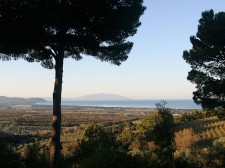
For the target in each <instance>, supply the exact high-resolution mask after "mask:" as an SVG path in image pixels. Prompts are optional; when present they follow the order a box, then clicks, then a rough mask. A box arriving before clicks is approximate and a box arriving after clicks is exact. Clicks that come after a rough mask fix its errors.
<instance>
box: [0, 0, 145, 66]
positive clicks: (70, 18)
mask: <svg viewBox="0 0 225 168" xmlns="http://www.w3.org/2000/svg"><path fill="white" fill-rule="evenodd" d="M144 9H145V8H144V7H143V6H142V0H65V1H61V0H18V1H16V0H1V1H0V12H1V13H0V37H1V38H0V53H2V54H3V55H1V59H6V60H7V59H10V58H18V57H22V58H24V59H26V60H27V61H30V62H32V61H41V63H42V65H43V66H44V67H46V68H53V67H54V61H53V60H54V58H55V57H57V54H58V53H57V51H58V50H59V47H64V50H65V55H64V58H67V57H72V58H74V59H76V60H79V59H81V58H82V56H84V55H91V56H94V57H96V58H97V59H100V60H102V61H109V62H111V63H113V64H116V65H119V64H120V63H121V62H122V61H125V60H126V59H127V58H128V53H129V52H130V50H131V48H132V45H133V44H132V43H131V42H128V41H126V38H127V37H129V36H132V35H134V34H135V33H136V31H137V27H138V26H140V22H139V17H140V16H141V15H142V14H143V12H144ZM9 56H10V57H9Z"/></svg>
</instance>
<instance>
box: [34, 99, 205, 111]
mask: <svg viewBox="0 0 225 168" xmlns="http://www.w3.org/2000/svg"><path fill="white" fill-rule="evenodd" d="M159 102H160V100H114V101H112V100H108V101H104V100H102V101H101V100H96V101H95V100H91V101H88V100H76V101H62V105H64V106H93V107H123V108H125V107H126V108H155V104H156V103H159ZM166 102H167V104H166V107H169V108H171V109H201V106H199V105H196V104H195V103H194V102H193V100H190V99H189V100H174V99H173V100H166ZM38 104H39V105H52V101H46V102H43V103H38Z"/></svg>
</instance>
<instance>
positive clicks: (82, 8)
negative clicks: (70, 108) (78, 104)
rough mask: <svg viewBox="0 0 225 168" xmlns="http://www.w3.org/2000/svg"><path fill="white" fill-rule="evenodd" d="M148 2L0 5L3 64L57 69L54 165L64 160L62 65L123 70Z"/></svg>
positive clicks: (70, 0) (47, 0)
mask: <svg viewBox="0 0 225 168" xmlns="http://www.w3.org/2000/svg"><path fill="white" fill-rule="evenodd" d="M144 10H145V7H143V0H64V1H62V0H18V1H16V0H1V1H0V54H1V55H0V59H2V60H10V59H18V58H23V59H25V60H27V61H29V62H34V61H36V62H40V63H41V65H42V66H43V67H45V68H49V69H52V68H54V69H55V84H54V92H53V121H52V143H51V151H50V153H51V154H50V162H51V165H52V166H53V167H58V165H59V164H58V161H59V157H60V151H61V145H60V130H61V91H62V75H63V60H64V59H65V58H73V59H75V60H80V59H81V58H82V57H83V56H85V55H90V56H94V57H95V58H97V59H100V60H101V61H108V62H110V63H112V64H116V65H120V64H121V62H123V61H125V60H126V59H127V58H128V54H129V52H130V50H131V48H132V46H133V43H132V42H129V41H127V40H126V38H128V37H129V36H133V35H134V34H135V33H136V31H137V27H139V26H140V21H139V18H140V16H141V15H142V14H143V12H144Z"/></svg>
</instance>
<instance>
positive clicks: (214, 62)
mask: <svg viewBox="0 0 225 168" xmlns="http://www.w3.org/2000/svg"><path fill="white" fill-rule="evenodd" d="M190 41H191V43H192V49H190V50H189V51H184V52H183V58H184V59H185V60H186V62H187V63H188V64H190V65H191V68H192V70H191V71H190V72H189V74H188V77H187V79H188V80H190V81H191V82H192V83H195V84H196V89H197V91H195V92H194V93H193V94H194V97H193V99H194V101H195V102H196V103H197V104H201V105H202V107H203V108H204V109H214V108H225V73H224V72H225V12H219V13H217V14H214V12H213V10H210V11H205V12H203V13H202V18H201V19H200V20H199V25H198V32H197V34H196V36H191V37H190Z"/></svg>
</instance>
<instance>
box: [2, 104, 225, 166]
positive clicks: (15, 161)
mask: <svg viewBox="0 0 225 168" xmlns="http://www.w3.org/2000/svg"><path fill="white" fill-rule="evenodd" d="M165 105H166V103H165V102H160V103H159V104H157V108H156V110H155V112H151V113H149V114H147V115H140V113H141V114H143V112H142V111H141V109H139V110H140V111H139V112H137V109H130V114H131V115H130V116H125V115H124V114H127V113H128V112H129V109H117V110H114V113H112V109H111V108H109V109H105V111H108V113H105V114H101V115H100V113H102V112H103V110H101V109H99V108H93V109H92V111H89V113H88V110H91V108H89V109H85V108H84V109H83V110H82V109H77V110H78V111H79V116H80V118H76V119H75V120H74V118H73V116H78V115H77V114H74V113H76V110H75V109H72V108H69V107H68V108H66V109H63V110H68V111H65V114H66V115H65V116H66V117H67V119H68V120H65V122H63V123H64V125H63V127H62V128H63V129H62V134H61V140H62V143H61V145H62V149H61V151H62V154H61V160H60V167H62V168H86V167H91V168H95V167H96V168H99V167H100V168H101V167H102V168H108V167H109V168H132V167H134V168H148V167H149V168H152V167H157V168H170V167H171V168H174V167H176V168H183V167H191V168H192V167H193V168H195V167H199V168H201V167H209V168H211V167H218V168H222V167H224V166H225V160H224V159H225V120H224V119H223V118H221V117H217V115H218V116H220V115H221V114H220V113H221V112H220V110H217V111H215V110H214V111H205V110H204V111H196V110H193V111H192V112H188V113H183V114H179V115H174V117H173V115H172V114H171V110H170V109H168V108H166V107H165ZM37 109H38V108H37ZM37 109H36V110H37ZM34 110H35V108H34V109H33V111H32V112H22V110H20V112H19V111H14V112H13V111H11V112H10V110H8V111H7V110H2V111H1V113H0V114H1V116H5V118H4V120H1V121H0V123H2V124H3V125H2V131H1V132H0V146H1V148H0V158H1V159H0V164H1V165H4V167H22V168H28V167H35V166H36V167H43V168H44V167H48V166H49V164H48V160H49V154H50V146H49V143H50V142H51V137H50V127H49V126H45V127H44V126H42V127H40V125H38V124H36V123H43V125H44V124H45V122H46V123H48V121H49V118H48V117H47V116H48V113H47V112H43V113H41V112H40V113H37V114H39V115H35V114H36V113H35V112H34ZM120 110H121V111H120ZM142 110H143V111H145V112H147V111H146V109H142ZM149 110H150V109H149ZM43 111H45V110H44V109H43ZM72 111H74V112H72ZM82 111H83V112H82ZM19 113H20V114H21V115H20V116H21V117H19V115H18V114H19ZM6 114H8V115H6ZM25 114H26V115H25ZM31 114H33V115H31ZM109 114H110V116H111V117H110V118H109V117H108V115H109ZM22 116H23V117H22ZM86 116H89V117H88V118H86V119H85V120H84V118H85V117H86ZM122 116H123V117H124V120H123V117H122ZM69 118H71V120H69ZM29 119H30V122H29ZM134 119H135V120H134ZM35 120H36V121H39V122H33V121H35ZM73 120H74V121H77V120H80V123H79V124H78V123H76V122H72V121H73ZM91 120H93V121H94V122H92V123H90V121H91ZM18 121H19V122H18ZM40 121H42V122H40ZM66 121H68V123H70V124H69V125H68V123H67V122H66ZM32 123H34V125H33V126H32ZM105 123H108V124H105ZM26 124H27V125H26ZM13 128H18V129H16V131H17V132H15V133H14V134H13V133H12V132H10V130H11V129H13ZM24 128H27V129H28V128H29V130H30V132H28V133H26V132H24ZM37 128H38V129H39V130H38V129H37ZM40 128H41V129H40ZM34 163H35V165H33V164H34Z"/></svg>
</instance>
